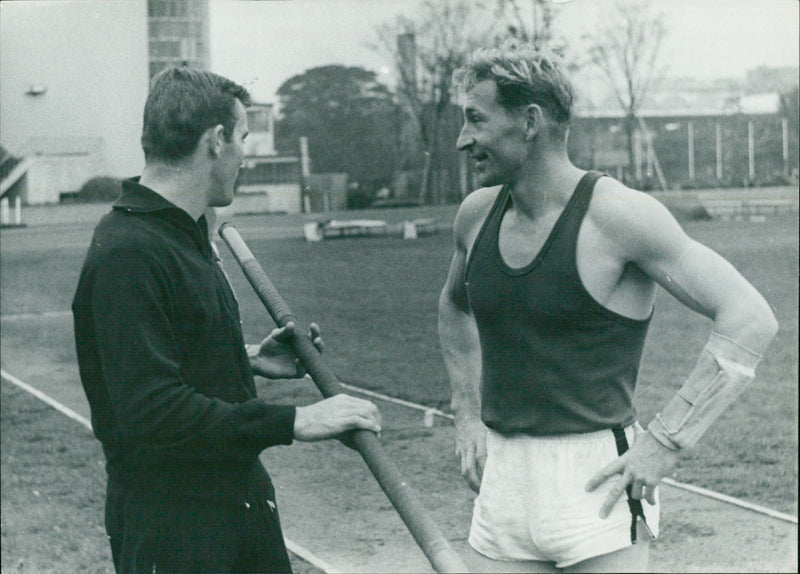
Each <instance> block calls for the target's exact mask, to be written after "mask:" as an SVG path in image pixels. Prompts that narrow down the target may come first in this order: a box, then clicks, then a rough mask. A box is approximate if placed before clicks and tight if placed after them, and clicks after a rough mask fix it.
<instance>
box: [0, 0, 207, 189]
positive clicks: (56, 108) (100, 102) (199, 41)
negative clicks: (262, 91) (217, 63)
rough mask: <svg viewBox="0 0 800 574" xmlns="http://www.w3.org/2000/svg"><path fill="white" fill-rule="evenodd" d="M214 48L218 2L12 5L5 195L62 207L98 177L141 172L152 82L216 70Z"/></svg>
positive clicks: (2, 28)
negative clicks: (165, 72) (212, 6)
mask: <svg viewBox="0 0 800 574" xmlns="http://www.w3.org/2000/svg"><path fill="white" fill-rule="evenodd" d="M209 48H210V46H209V11H208V0H148V1H147V2H142V1H141V0H114V1H105V2H100V1H96V2H73V1H63V2H4V3H3V6H2V10H0V69H2V76H0V102H1V103H2V105H0V138H1V139H0V145H2V148H3V150H4V154H3V158H2V159H6V160H9V161H6V162H4V163H7V164H12V163H13V165H14V168H13V169H8V170H3V175H4V176H5V177H4V178H3V181H2V192H3V195H4V196H6V195H19V196H21V197H22V200H23V203H27V204H37V203H54V202H58V201H59V200H60V199H61V198H62V197H64V196H68V195H71V194H74V193H75V192H76V191H77V190H78V189H79V188H80V187H81V185H82V184H83V183H85V182H86V181H87V180H89V179H91V178H92V177H97V176H111V177H118V178H121V177H130V176H133V175H135V174H138V173H140V172H141V169H142V166H143V165H144V156H143V153H142V150H141V146H140V144H139V137H140V135H141V131H142V110H143V108H144V103H145V101H146V99H147V91H148V86H149V80H150V78H151V77H152V76H153V75H155V74H156V73H157V72H159V71H160V70H162V69H163V68H165V67H167V66H169V65H181V64H184V65H189V66H193V67H198V68H201V69H208V67H209ZM6 172H8V173H6Z"/></svg>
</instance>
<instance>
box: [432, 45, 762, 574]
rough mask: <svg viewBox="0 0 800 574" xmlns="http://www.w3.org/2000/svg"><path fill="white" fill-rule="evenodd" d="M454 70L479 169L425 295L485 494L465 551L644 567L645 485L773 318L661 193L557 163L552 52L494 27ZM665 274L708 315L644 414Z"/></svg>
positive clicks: (469, 473)
mask: <svg viewBox="0 0 800 574" xmlns="http://www.w3.org/2000/svg"><path fill="white" fill-rule="evenodd" d="M454 80H455V83H456V85H457V86H459V88H460V89H461V92H462V96H463V101H464V105H463V111H464V126H463V128H462V130H461V134H460V135H459V138H458V142H457V144H456V145H457V147H458V149H459V150H462V151H465V152H467V153H469V155H470V157H471V158H472V159H473V160H474V161H475V169H476V172H477V175H478V180H479V182H480V184H481V186H482V187H481V189H478V190H476V191H475V192H473V193H472V194H470V195H469V196H468V197H467V198H466V199H465V200H464V202H463V204H462V205H461V208H460V209H459V212H458V215H457V216H456V221H455V224H454V234H455V242H456V251H455V254H454V256H453V260H452V263H451V267H450V272H449V275H448V278H447V282H446V284H445V286H444V289H443V290H442V295H441V298H440V303H439V333H440V340H441V344H442V350H443V354H444V360H445V364H446V366H447V370H448V374H449V376H450V382H451V388H452V407H453V411H454V413H455V422H456V436H457V450H458V454H459V456H460V458H461V470H462V474H463V476H464V478H465V480H466V481H467V483H468V484H469V485H470V487H472V488H473V490H475V491H476V492H478V493H479V494H478V497H477V499H476V501H475V508H474V512H473V519H472V526H471V530H470V537H469V543H470V546H471V550H470V552H471V555H470V556H469V557H468V559H470V561H471V566H472V568H473V569H474V570H475V571H481V572H488V571H503V572H509V571H530V572H542V571H555V570H557V569H561V568H569V569H570V570H572V571H593V572H600V571H614V572H623V571H644V570H646V569H647V563H648V553H649V545H648V543H649V540H650V539H651V538H653V537H654V536H655V535H656V534H657V531H658V511H659V507H658V492H657V488H656V487H657V486H658V484H659V482H660V481H661V480H662V478H664V477H665V476H666V475H668V474H669V472H670V471H671V469H672V468H673V467H674V465H675V464H676V462H677V460H678V458H679V457H680V456H681V451H683V450H686V449H690V448H691V447H692V446H694V444H695V443H696V442H697V440H698V439H699V438H700V436H701V435H702V434H703V433H704V432H705V430H706V429H707V428H708V427H709V426H710V425H711V424H712V422H713V421H714V420H715V419H716V418H717V417H718V416H719V415H720V414H721V413H722V412H723V411H724V409H725V408H727V406H728V405H729V404H730V403H731V402H732V401H733V400H734V399H735V397H736V395H737V394H738V393H739V392H740V391H741V390H742V389H743V387H744V386H745V385H746V384H747V383H748V382H749V381H750V380H751V379H752V378H753V377H754V376H755V367H756V365H757V363H758V362H759V360H760V358H761V356H762V355H763V353H764V351H765V350H766V348H767V346H768V345H769V343H770V341H771V340H772V338H773V337H774V335H775V333H776V331H777V322H776V320H775V317H774V315H773V313H772V311H771V310H770V307H769V305H768V304H767V302H766V301H765V300H764V298H763V297H762V296H761V295H760V294H759V293H758V292H757V291H756V290H755V289H754V288H753V286H752V285H751V284H750V283H749V282H748V281H747V280H746V279H744V278H743V277H742V276H741V275H740V274H739V273H738V272H737V271H736V270H735V269H734V268H733V267H732V266H731V265H730V264H729V263H728V262H727V261H726V260H725V259H723V258H722V257H721V256H720V255H718V254H717V253H715V252H713V251H712V250H710V249H709V248H707V247H705V246H703V245H701V244H699V243H697V242H696V241H694V240H693V239H691V238H690V237H688V236H687V235H686V234H685V233H684V231H683V230H682V229H681V227H680V226H679V225H678V223H677V222H676V221H675V219H674V218H673V216H672V215H671V214H670V212H669V211H668V210H667V209H666V208H665V207H664V206H663V205H662V204H661V203H659V202H658V201H657V200H655V199H654V198H653V197H651V196H649V195H646V194H644V193H640V192H638V191H634V190H632V189H629V188H627V187H626V186H624V185H622V184H621V183H620V182H618V181H615V180H614V179H612V178H610V177H604V176H603V174H600V173H598V172H585V171H583V170H580V169H578V168H577V167H576V166H574V165H573V164H572V163H571V162H570V160H569V158H568V156H567V146H566V142H567V134H568V129H569V121H570V115H571V110H572V101H573V93H572V88H571V86H570V83H569V80H568V78H567V77H566V75H565V73H564V70H563V68H562V65H561V64H560V63H559V61H558V60H557V59H556V58H555V57H554V56H552V55H549V54H546V53H542V52H538V51H536V50H535V49H534V48H533V47H531V46H527V45H516V44H507V45H505V46H503V47H501V48H499V49H494V50H482V51H479V52H476V54H474V55H473V57H472V59H471V60H470V61H469V62H468V63H467V64H466V65H465V66H464V67H463V68H461V69H460V70H458V71H457V72H456V75H455V78H454ZM659 286H660V287H662V288H663V289H665V290H666V291H667V292H669V293H670V294H671V295H672V296H674V297H675V298H677V299H678V300H679V301H680V302H681V303H683V304H684V305H686V306H687V307H689V308H690V309H692V310H694V311H696V312H698V313H700V314H702V315H705V316H706V317H708V318H709V319H711V321H712V322H713V325H712V328H711V332H710V335H709V340H708V343H707V344H706V346H705V347H704V348H703V349H698V350H697V351H698V355H699V358H698V360H697V364H696V367H695V368H694V370H693V371H692V372H691V373H688V374H687V373H679V372H676V373H674V376H675V377H681V378H684V379H685V383H684V384H683V386H682V387H681V388H680V390H679V391H678V393H677V394H676V395H675V396H674V398H673V399H671V400H670V401H669V402H668V403H667V404H666V405H663V408H662V409H661V411H660V413H659V414H658V415H656V417H655V418H654V419H653V420H652V421H650V423H649V425H648V427H647V430H646V431H645V430H644V429H642V427H641V426H639V423H638V421H637V416H636V411H635V409H634V406H633V393H634V389H635V385H636V379H637V375H638V370H639V364H640V361H641V356H642V349H643V347H644V343H645V338H646V336H647V328H648V325H649V323H650V319H651V317H652V315H653V303H654V299H655V295H656V289H657V288H658V287H659ZM687 375H688V376H687ZM643 500H644V501H646V502H647V503H648V504H646V505H642V501H643Z"/></svg>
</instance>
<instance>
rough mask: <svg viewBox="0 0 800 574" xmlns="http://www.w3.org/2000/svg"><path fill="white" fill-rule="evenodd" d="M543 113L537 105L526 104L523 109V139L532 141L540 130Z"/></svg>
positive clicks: (542, 122) (542, 123)
mask: <svg viewBox="0 0 800 574" xmlns="http://www.w3.org/2000/svg"><path fill="white" fill-rule="evenodd" d="M543 125H544V112H542V108H541V106H539V105H538V104H528V106H527V107H526V108H525V139H526V140H527V141H530V140H532V139H533V138H535V137H536V134H538V133H539V132H540V131H541V130H542V126H543Z"/></svg>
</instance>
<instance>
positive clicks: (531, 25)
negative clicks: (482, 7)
mask: <svg viewBox="0 0 800 574" xmlns="http://www.w3.org/2000/svg"><path fill="white" fill-rule="evenodd" d="M567 1H568V0H567ZM526 4H527V6H526ZM555 4H557V2H554V1H553V0H496V7H495V16H496V18H497V19H498V20H499V21H500V22H505V24H506V27H505V30H504V31H503V32H504V36H508V35H510V36H512V37H514V38H518V39H520V40H523V41H525V42H530V43H532V44H534V45H536V46H539V47H545V46H546V47H548V48H550V49H553V50H557V47H556V45H555V44H558V45H559V46H558V47H559V48H563V45H564V41H563V39H556V36H555V34H554V30H553V22H554V21H555V18H556V12H555V6H554V5H555Z"/></svg>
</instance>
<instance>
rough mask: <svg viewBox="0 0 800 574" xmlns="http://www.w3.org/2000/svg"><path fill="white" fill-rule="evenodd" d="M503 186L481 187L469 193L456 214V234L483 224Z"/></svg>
mask: <svg viewBox="0 0 800 574" xmlns="http://www.w3.org/2000/svg"><path fill="white" fill-rule="evenodd" d="M501 189H503V186H501V185H497V186H494V187H482V188H480V189H476V190H475V191H473V192H472V193H470V194H469V195H468V196H467V197H465V198H464V200H463V201H462V202H461V206H460V207H459V208H458V213H457V214H456V223H455V228H456V232H468V231H469V230H471V229H472V228H474V227H475V226H476V225H479V224H481V223H483V220H484V219H486V216H487V215H488V214H489V212H490V211H491V209H492V206H493V205H494V202H495V201H496V200H497V196H498V195H499V194H500V190H501Z"/></svg>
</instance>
